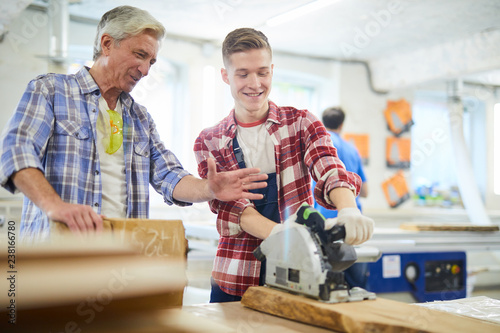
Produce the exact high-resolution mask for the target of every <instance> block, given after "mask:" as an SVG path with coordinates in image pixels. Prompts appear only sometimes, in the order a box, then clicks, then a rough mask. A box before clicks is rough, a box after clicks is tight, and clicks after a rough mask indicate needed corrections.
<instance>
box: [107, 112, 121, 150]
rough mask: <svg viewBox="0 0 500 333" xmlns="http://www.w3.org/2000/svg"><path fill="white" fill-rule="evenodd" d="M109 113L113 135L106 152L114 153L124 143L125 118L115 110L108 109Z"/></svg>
mask: <svg viewBox="0 0 500 333" xmlns="http://www.w3.org/2000/svg"><path fill="white" fill-rule="evenodd" d="M107 111H108V114H109V125H110V126H111V137H110V138H109V144H108V145H107V147H106V153H108V154H114V153H116V151H117V150H118V149H120V147H121V146H122V143H123V119H122V117H121V115H120V114H119V113H118V112H116V111H114V110H107Z"/></svg>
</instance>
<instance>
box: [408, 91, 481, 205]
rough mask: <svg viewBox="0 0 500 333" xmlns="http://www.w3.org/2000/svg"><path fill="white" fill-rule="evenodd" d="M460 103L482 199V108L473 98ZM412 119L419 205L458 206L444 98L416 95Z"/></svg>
mask: <svg viewBox="0 0 500 333" xmlns="http://www.w3.org/2000/svg"><path fill="white" fill-rule="evenodd" d="M462 102H463V106H464V111H463V118H462V119H463V130H464V138H465V142H466V145H467V150H468V152H467V154H468V155H469V158H470V160H471V161H472V167H473V173H474V175H473V176H474V178H475V180H476V184H477V185H478V187H479V191H480V192H481V193H482V194H483V196H484V194H485V191H486V189H485V188H486V155H487V154H486V150H485V147H486V136H485V134H484V133H485V125H484V124H485V123H486V122H485V120H484V117H485V106H484V103H483V102H481V101H480V100H478V99H477V98H473V97H463V98H462ZM412 115H413V121H414V125H413V126H412V128H411V141H412V143H411V145H412V147H411V185H412V189H413V190H414V191H415V196H416V198H417V199H418V204H422V205H426V206H429V205H430V206H443V207H449V206H453V205H461V202H460V195H459V190H458V178H457V170H456V168H455V162H454V161H455V160H456V158H455V154H454V151H453V144H454V142H453V141H452V138H451V133H450V115H449V105H448V100H447V97H446V96H445V95H444V94H439V93H419V94H417V96H416V98H415V100H414V102H413V106H412ZM453 117H454V115H452V116H451V119H452V120H453Z"/></svg>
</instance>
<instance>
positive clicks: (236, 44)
mask: <svg viewBox="0 0 500 333" xmlns="http://www.w3.org/2000/svg"><path fill="white" fill-rule="evenodd" d="M222 55H223V62H224V68H222V69H221V75H222V80H223V81H224V82H225V83H226V84H228V85H229V88H230V90H231V94H232V96H233V99H234V109H233V110H231V112H230V113H229V115H228V116H227V117H225V118H224V119H222V120H221V121H220V122H219V123H218V124H216V125H215V126H213V127H210V128H207V129H204V130H203V131H202V132H201V133H200V135H199V136H198V138H197V139H196V142H195V145H194V151H195V155H196V159H197V162H198V172H199V175H200V177H201V178H206V177H207V176H208V171H209V164H208V162H209V160H210V159H211V158H213V159H215V161H216V164H217V169H218V170H238V169H241V168H244V167H258V168H260V169H261V170H262V172H263V173H266V174H267V175H268V180H267V184H268V185H267V187H266V188H263V189H260V190H259V193H262V194H263V195H264V199H262V200H252V199H250V200H248V199H240V200H233V201H230V202H221V201H220V200H217V199H214V200H211V201H210V202H209V205H210V208H211V210H212V211H213V212H214V213H215V214H217V222H216V225H217V230H218V232H219V234H220V237H219V244H218V249H217V254H216V258H215V261H214V268H213V271H212V290H211V296H210V301H211V302H227V301H238V300H240V299H241V296H242V295H243V293H244V292H245V291H246V290H247V288H248V287H250V286H255V285H259V284H262V283H263V282H264V281H263V277H264V275H265V272H264V269H263V267H264V266H262V267H261V262H260V261H258V260H257V259H256V258H255V256H254V255H253V250H254V249H255V248H256V247H257V246H259V245H260V243H261V242H262V239H265V238H267V237H268V236H269V235H271V234H272V233H274V232H278V231H280V230H283V228H284V227H285V225H284V224H283V223H282V222H284V220H286V219H287V218H289V217H290V216H291V215H292V214H294V213H296V211H297V210H298V209H299V207H300V206H301V205H302V204H303V203H307V204H309V205H312V204H313V199H312V196H311V190H310V188H311V183H310V177H311V176H312V178H313V179H314V180H315V181H317V184H316V187H315V188H314V196H315V198H316V200H317V201H319V202H321V204H322V205H324V206H326V207H329V208H331V209H338V210H339V211H340V213H339V218H338V221H337V222H338V223H339V224H345V227H346V235H347V236H346V239H345V241H346V242H348V243H350V244H360V243H363V242H364V241H366V240H368V239H369V238H370V237H371V234H372V230H373V224H374V223H373V220H372V219H370V218H368V217H365V216H363V215H361V213H360V211H359V209H358V208H357V207H356V201H355V197H356V195H357V193H358V191H359V188H360V186H361V180H360V179H359V177H358V176H357V175H355V174H354V173H351V172H348V171H347V170H346V169H345V168H344V166H343V164H342V162H341V161H340V160H339V159H338V157H337V154H336V152H335V148H334V147H333V144H332V142H331V139H330V135H329V134H328V132H327V131H326V129H325V127H324V126H323V124H322V123H321V121H319V120H318V119H317V118H316V117H315V116H314V115H313V114H312V113H310V112H308V111H307V110H298V109H296V108H293V107H279V106H277V105H276V104H274V103H273V102H272V101H270V100H269V99H268V96H269V93H270V91H271V84H272V77H273V64H272V50H271V46H270V44H269V42H268V40H267V37H266V36H265V35H264V34H263V33H262V32H260V31H257V30H255V29H251V28H240V29H236V30H234V31H232V32H230V33H229V34H228V35H227V36H226V38H225V40H224V42H223V45H222ZM327 224H328V223H327ZM329 226H330V227H331V226H333V225H332V224H330V225H329Z"/></svg>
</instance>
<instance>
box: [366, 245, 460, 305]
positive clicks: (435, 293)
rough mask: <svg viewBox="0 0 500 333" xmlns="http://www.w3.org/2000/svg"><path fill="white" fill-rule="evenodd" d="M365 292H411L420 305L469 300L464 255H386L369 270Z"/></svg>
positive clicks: (453, 253) (440, 253) (439, 253)
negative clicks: (459, 299) (461, 299)
mask: <svg viewBox="0 0 500 333" xmlns="http://www.w3.org/2000/svg"><path fill="white" fill-rule="evenodd" d="M367 270H368V272H367V280H366V285H365V289H366V290H369V291H372V292H375V293H391V292H408V291H409V292H411V293H412V295H413V297H414V298H415V299H416V300H417V301H418V302H429V301H437V300H443V301H444V300H452V299H457V298H464V297H466V289H467V288H466V287H467V283H466V282H467V281H466V280H467V265H466V255H465V252H418V253H384V254H383V255H382V257H381V258H380V259H379V260H378V261H377V262H375V263H369V264H368V268H367Z"/></svg>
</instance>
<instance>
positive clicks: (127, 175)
mask: <svg viewBox="0 0 500 333" xmlns="http://www.w3.org/2000/svg"><path fill="white" fill-rule="evenodd" d="M164 35H165V28H164V27H163V25H161V24H160V23H159V22H158V21H157V20H156V19H155V18H153V17H152V16H151V15H150V14H149V13H148V12H146V11H144V10H141V9H138V8H135V7H130V6H121V7H117V8H115V9H112V10H110V11H109V12H107V13H105V14H104V15H103V17H102V19H101V22H100V23H99V26H98V29H97V35H96V39H95V44H94V60H95V63H94V65H93V66H92V68H87V67H85V68H82V69H81V70H80V71H79V72H78V73H77V74H75V75H59V74H46V75H41V76H39V77H37V78H36V79H35V80H33V81H31V82H30V83H29V85H28V87H27V89H26V91H25V93H24V95H23V96H22V99H21V101H20V103H19V105H18V107H17V110H16V111H15V113H14V115H13V116H12V118H11V120H10V121H9V123H8V124H7V127H6V128H5V130H4V135H3V137H2V139H1V142H0V184H1V185H2V186H3V187H5V188H6V189H7V190H9V191H11V192H14V191H17V190H19V191H21V192H23V193H24V195H25V199H24V205H23V212H22V220H21V227H20V232H21V236H22V237H23V238H28V237H30V238H34V239H38V238H43V237H46V236H48V235H49V233H48V232H49V230H50V228H49V220H54V221H59V222H63V223H65V224H67V225H68V227H69V228H70V229H71V230H72V231H74V232H76V233H87V232H93V231H95V230H100V229H102V216H101V214H102V215H104V216H108V217H134V218H147V217H148V215H149V184H151V185H152V186H153V187H154V188H155V190H156V191H158V192H159V193H161V194H163V197H164V200H165V202H166V203H167V204H169V205H171V204H177V205H180V206H186V205H190V204H191V203H192V202H200V201H207V200H213V199H217V200H237V199H241V198H248V199H259V198H261V196H260V195H257V196H256V197H250V196H255V194H253V193H249V192H247V190H248V189H252V188H259V187H262V186H265V183H254V181H260V180H263V179H265V178H266V177H265V175H263V176H255V175H252V174H254V173H256V172H259V171H258V169H247V170H239V171H237V172H228V173H217V172H216V167H215V163H214V161H212V160H211V161H209V169H210V171H209V172H208V173H209V176H208V177H206V178H207V179H198V178H195V177H194V176H192V175H190V174H189V173H188V172H187V171H186V170H184V169H183V168H182V166H181V164H180V163H179V161H178V160H177V158H176V157H175V156H174V154H173V153H172V152H171V151H169V150H167V149H166V148H165V146H164V145H163V143H162V142H161V141H160V138H159V136H158V132H157V131H156V126H155V123H154V122H153V119H152V118H151V116H150V115H149V113H148V112H147V111H146V108H144V107H143V106H141V105H139V104H137V103H135V102H134V100H133V98H132V97H131V96H130V94H129V93H130V92H131V91H132V89H133V88H134V87H135V85H136V84H137V82H139V80H140V79H141V78H143V77H144V76H146V75H148V72H149V69H150V68H151V66H152V65H153V64H154V63H155V62H156V57H157V54H158V50H159V46H160V41H161V39H162V38H163V36H164Z"/></svg>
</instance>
